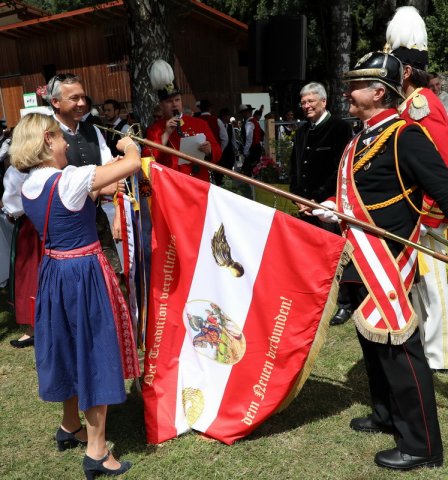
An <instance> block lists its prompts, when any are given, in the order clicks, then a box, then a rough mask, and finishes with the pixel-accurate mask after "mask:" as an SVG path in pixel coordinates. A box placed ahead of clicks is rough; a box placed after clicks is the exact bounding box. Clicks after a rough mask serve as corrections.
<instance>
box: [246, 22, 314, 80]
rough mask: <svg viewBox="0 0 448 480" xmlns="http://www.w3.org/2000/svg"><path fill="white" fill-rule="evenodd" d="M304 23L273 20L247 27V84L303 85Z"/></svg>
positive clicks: (305, 27) (305, 49)
mask: <svg viewBox="0 0 448 480" xmlns="http://www.w3.org/2000/svg"><path fill="white" fill-rule="evenodd" d="M306 39H307V19H306V16H305V15H300V16H298V17H292V16H276V17H269V19H268V20H259V21H256V22H254V23H252V24H251V25H249V80H250V81H251V82H252V83H275V82H289V81H292V80H300V81H304V80H305V77H306V55H307V43H306Z"/></svg>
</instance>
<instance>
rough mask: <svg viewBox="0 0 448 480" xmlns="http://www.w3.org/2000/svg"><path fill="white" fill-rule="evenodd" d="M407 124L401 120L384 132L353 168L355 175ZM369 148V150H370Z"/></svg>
mask: <svg viewBox="0 0 448 480" xmlns="http://www.w3.org/2000/svg"><path fill="white" fill-rule="evenodd" d="M405 124H406V122H405V121H404V120H400V121H398V122H395V123H393V124H392V125H390V126H389V127H387V128H386V130H384V132H383V133H382V134H381V135H379V136H378V137H377V138H376V139H375V140H374V141H373V142H372V143H371V144H370V145H369V146H368V147H370V150H369V151H368V152H367V153H366V154H365V155H364V156H363V157H362V158H361V159H360V160H359V161H358V162H356V163H355V165H354V166H353V173H356V172H357V171H358V170H360V169H361V168H362V167H363V166H364V165H365V164H366V163H367V162H369V161H370V160H372V158H373V157H375V156H376V155H377V154H378V152H379V151H380V149H381V147H382V146H383V145H384V144H385V143H386V142H387V140H388V139H389V138H390V137H391V136H392V134H393V133H394V132H395V130H397V128H400V127H402V126H403V125H405ZM368 147H367V148H368ZM364 150H365V149H362V150H361V151H359V152H358V153H357V154H356V156H358V155H359V154H360V153H362V152H363V151H364Z"/></svg>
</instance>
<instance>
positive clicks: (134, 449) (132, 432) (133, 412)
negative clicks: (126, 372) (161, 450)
mask: <svg viewBox="0 0 448 480" xmlns="http://www.w3.org/2000/svg"><path fill="white" fill-rule="evenodd" d="M106 426H107V435H106V436H107V439H108V440H110V441H112V442H113V443H114V445H115V446H114V454H115V453H116V454H117V455H118V457H120V456H123V455H126V454H128V453H133V454H135V453H146V454H150V453H152V452H154V451H155V450H156V446H153V445H147V444H146V433H145V424H144V413H143V399H142V397H141V395H140V394H139V393H138V392H137V390H136V389H135V387H134V385H133V386H132V387H131V392H130V393H129V394H128V398H127V401H126V403H123V404H121V405H111V406H110V407H109V408H108V413H107V423H106Z"/></svg>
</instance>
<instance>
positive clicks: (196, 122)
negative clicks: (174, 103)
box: [142, 115, 222, 182]
mask: <svg viewBox="0 0 448 480" xmlns="http://www.w3.org/2000/svg"><path fill="white" fill-rule="evenodd" d="M165 125H166V120H164V119H162V120H159V121H157V122H156V123H154V124H153V125H151V126H150V127H149V128H148V130H146V138H147V139H148V140H152V141H153V142H156V143H160V144H161V143H162V135H163V133H164V132H165ZM181 129H182V132H183V133H184V135H188V136H192V135H196V134H198V133H203V134H205V138H206V139H207V140H208V141H209V142H210V144H211V147H212V153H211V159H210V161H211V162H212V163H218V161H219V159H220V158H221V154H222V152H221V147H220V146H219V144H218V142H217V141H216V140H215V137H214V136H213V133H212V132H211V130H210V128H209V126H208V125H207V123H206V122H204V121H203V120H201V119H199V118H196V117H190V116H189V115H183V116H182V125H181ZM179 145H180V137H179V135H178V133H177V131H176V130H174V132H173V133H172V134H171V135H170V138H169V139H168V143H167V145H166V146H167V147H171V148H175V149H176V150H179ZM151 155H152V156H153V157H154V158H155V159H156V161H157V162H159V163H161V164H162V165H166V166H167V167H170V168H173V169H174V170H177V171H179V172H183V173H186V174H187V175H192V176H194V177H196V178H200V179H201V180H205V181H207V182H208V181H209V180H210V176H209V173H208V170H207V169H206V168H204V167H198V166H197V165H193V164H192V163H188V164H180V165H179V158H178V157H176V156H174V155H168V154H166V153H162V152H161V151H159V150H156V149H151V148H149V147H145V148H144V149H143V152H142V156H143V157H149V156H151Z"/></svg>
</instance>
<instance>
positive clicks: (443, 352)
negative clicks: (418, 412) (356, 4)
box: [386, 7, 448, 370]
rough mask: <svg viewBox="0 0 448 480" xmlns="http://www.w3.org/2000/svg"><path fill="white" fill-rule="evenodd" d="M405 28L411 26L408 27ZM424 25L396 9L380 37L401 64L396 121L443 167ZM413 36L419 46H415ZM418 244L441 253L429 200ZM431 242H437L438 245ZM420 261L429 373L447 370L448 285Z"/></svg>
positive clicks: (440, 121)
mask: <svg viewBox="0 0 448 480" xmlns="http://www.w3.org/2000/svg"><path fill="white" fill-rule="evenodd" d="M409 25H413V27H412V28H409ZM426 37H427V35H426V27H425V23H424V21H423V19H422V18H421V16H420V14H419V13H418V11H417V10H416V9H415V8H414V7H401V8H399V9H397V11H396V13H395V15H394V17H393V18H392V20H391V21H390V23H389V26H388V28H387V33H386V39H387V45H389V46H390V48H392V53H393V54H394V55H395V56H396V57H398V58H399V59H400V60H401V62H402V63H403V93H404V96H405V97H406V99H405V101H404V102H403V103H402V104H401V105H400V106H399V108H398V110H399V112H400V116H401V118H403V119H404V120H406V121H407V122H408V123H413V122H418V123H420V124H421V125H422V126H423V127H425V128H426V129H427V131H428V132H429V135H430V136H431V138H432V140H433V142H434V143H435V145H436V147H437V150H438V151H439V153H440V155H441V156H442V158H443V160H444V161H445V164H446V165H448V141H447V139H448V116H447V114H446V111H445V109H444V107H443V105H442V104H441V102H440V100H439V98H438V97H437V95H435V94H434V93H433V92H432V91H431V90H430V89H429V88H427V85H428V78H429V77H428V74H427V73H426V68H427V66H428V62H429V59H428V50H427V41H426ZM416 38H419V39H420V42H421V43H416V41H415V39H416ZM422 211H423V215H422V217H421V222H422V232H421V235H420V243H421V244H422V245H423V246H425V247H428V248H431V249H432V250H438V251H441V250H445V249H446V246H445V245H444V243H443V241H444V240H443V239H444V237H445V232H446V227H447V222H448V219H447V218H446V217H445V216H444V215H443V213H442V211H441V210H440V208H439V207H438V205H437V203H436V202H434V200H433V199H431V198H430V197H429V196H427V195H425V197H424V199H423V210H422ZM437 238H439V239H442V242H440V241H438V240H437ZM419 255H420V258H422V259H423V260H422V261H421V262H420V263H421V266H422V269H421V270H422V271H421V274H422V275H421V278H420V281H419V282H418V283H417V284H416V287H415V290H416V292H415V294H414V295H413V302H414V307H415V309H416V312H417V314H418V316H419V320H420V330H421V332H420V334H421V337H422V342H423V345H424V348H425V354H426V358H427V359H428V363H429V366H430V367H431V368H432V369H433V370H446V369H448V281H447V275H446V265H445V264H444V263H443V262H440V261H439V260H436V259H435V258H433V257H430V256H428V255H425V254H423V253H421V254H419Z"/></svg>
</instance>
